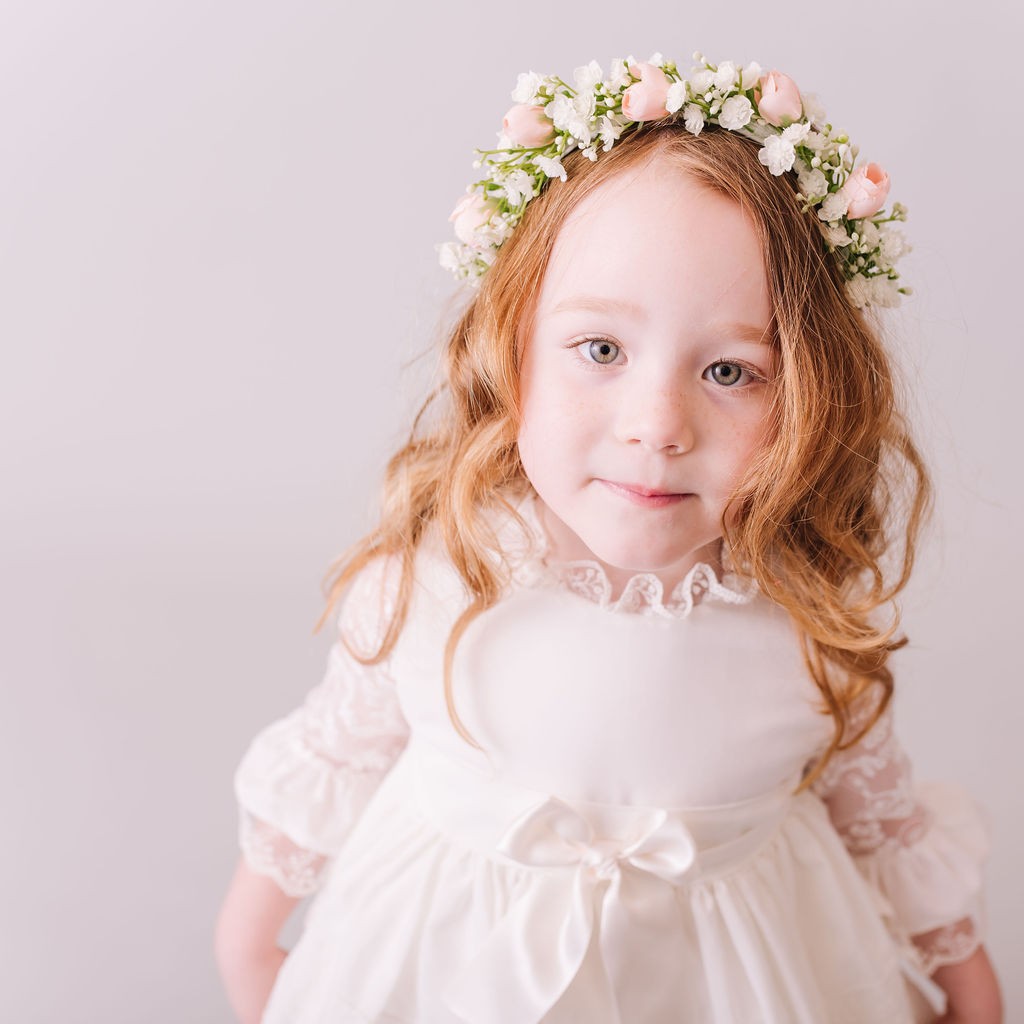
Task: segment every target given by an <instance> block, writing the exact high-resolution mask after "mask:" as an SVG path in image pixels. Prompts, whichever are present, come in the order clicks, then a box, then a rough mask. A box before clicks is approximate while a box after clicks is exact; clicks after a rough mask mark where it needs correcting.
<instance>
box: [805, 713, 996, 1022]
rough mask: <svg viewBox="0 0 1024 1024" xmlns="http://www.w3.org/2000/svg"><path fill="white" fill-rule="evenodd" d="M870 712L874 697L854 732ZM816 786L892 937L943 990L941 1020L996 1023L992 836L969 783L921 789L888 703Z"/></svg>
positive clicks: (930, 785) (857, 716)
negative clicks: (989, 876) (990, 949)
mask: <svg viewBox="0 0 1024 1024" xmlns="http://www.w3.org/2000/svg"><path fill="white" fill-rule="evenodd" d="M872 711H873V706H872V705H871V704H870V703H869V702H867V701H865V702H864V703H863V706H861V707H858V708H857V709H856V710H855V714H854V722H853V726H854V728H855V729H859V728H860V727H861V726H862V725H863V724H865V723H866V722H867V720H868V718H867V716H868V714H870V712H872ZM812 788H813V789H814V791H815V792H816V793H817V794H818V795H819V796H820V797H821V798H822V799H823V800H824V802H825V805H826V806H827V808H828V812H829V815H830V817H831V819H832V824H833V825H834V826H835V827H836V830H837V831H838V833H839V835H840V836H841V837H842V839H843V841H844V842H845V844H846V846H847V849H848V850H849V851H850V853H851V854H852V855H853V859H854V862H855V863H856V865H857V867H858V869H859V870H860V871H861V873H862V874H863V876H864V877H865V879H866V880H867V881H868V883H869V884H870V885H871V886H872V887H873V888H875V889H877V890H878V891H879V892H880V894H881V895H882V896H883V897H884V898H885V903H886V904H887V906H888V908H889V913H891V915H892V920H891V921H890V925H891V926H892V927H893V929H894V934H899V935H900V936H901V937H903V936H905V937H908V938H910V939H911V940H912V942H913V945H914V946H916V947H917V959H918V960H919V964H918V966H919V967H920V968H921V969H922V970H923V971H924V972H925V973H927V974H930V975H931V976H932V980H933V981H934V982H935V983H936V984H937V985H938V986H939V987H940V988H942V989H943V990H944V991H945V992H946V996H947V1008H946V1012H945V1014H944V1015H943V1016H942V1017H941V1018H940V1022H941V1024H964V1022H967V1021H970V1022H977V1024H999V1022H1000V1021H1001V1020H1002V1007H1001V998H1000V994H999V986H998V983H997V982H996V978H995V973H994V971H993V969H992V965H991V963H990V962H989V959H988V956H987V955H986V954H985V952H984V949H983V947H982V938H983V930H984V929H983V922H984V914H983V913H982V909H983V908H982V887H983V876H982V869H983V865H984V862H985V861H986V859H987V857H988V853H989V848H990V831H991V827H990V825H989V823H988V820H987V815H986V814H985V813H984V812H983V808H982V807H981V806H980V805H978V804H977V803H976V802H975V801H974V800H973V798H971V796H970V795H969V794H968V793H967V791H966V790H964V789H963V788H962V787H958V786H951V785H946V784H940V783H923V784H915V783H914V781H913V777H912V769H911V765H910V761H909V759H908V757H907V756H906V753H905V752H904V750H903V748H902V746H901V744H900V743H899V740H898V739H897V737H896V734H895V732H894V729H893V708H892V705H891V704H890V705H889V707H888V708H887V709H886V711H885V712H884V713H883V714H882V716H881V718H880V719H879V721H878V722H877V723H876V724H875V725H874V727H873V728H872V729H871V730H870V731H869V732H868V734H867V735H866V736H864V737H862V738H861V740H860V741H859V742H858V743H857V744H855V745H854V746H853V747H850V748H848V749H847V750H845V751H842V752H841V753H840V754H838V755H836V757H835V758H834V759H833V760H832V761H831V762H830V763H829V765H828V766H827V767H826V768H825V771H824V772H823V773H822V775H821V776H820V777H819V779H818V780H817V781H816V782H815V783H814V785H813V787H812ZM942 921H945V922H946V923H945V924H941V925H939V926H938V927H936V923H937V922H942Z"/></svg>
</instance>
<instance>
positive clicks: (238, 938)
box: [214, 857, 299, 1024]
mask: <svg viewBox="0 0 1024 1024" xmlns="http://www.w3.org/2000/svg"><path fill="white" fill-rule="evenodd" d="M298 902H299V898H298V897H295V896H286V895H285V894H284V893H283V892H282V891H281V889H280V888H279V887H278V885H277V883H276V882H274V881H273V880H272V879H271V878H268V877H267V876H266V875H260V874H257V873H256V872H255V871H253V869H252V868H251V867H249V865H248V864H247V863H246V861H245V858H244V857H243V858H241V859H240V860H239V862H238V867H237V869H236V870H235V875H234V877H233V878H232V880H231V884H230V886H229V887H228V892H227V896H226V897H225V899H224V903H223V905H222V906H221V909H220V914H219V915H218V917H217V926H216V931H215V936H214V954H215V956H216V960H217V967H218V969H219V971H220V975H221V978H222V979H223V981H224V987H225V989H226V990H227V994H228V1000H229V1001H230V1003H231V1007H232V1009H233V1010H234V1011H235V1014H236V1015H237V1017H238V1020H239V1021H240V1024H259V1020H260V1018H261V1017H262V1015H263V1009H264V1007H265V1006H266V1004H267V999H268V998H269V997H270V990H271V988H272V987H273V985H274V979H275V978H276V977H277V972H278V971H279V970H280V968H281V964H283V963H284V960H285V957H286V956H287V953H286V952H285V951H284V950H283V949H281V948H280V947H279V946H278V945H277V936H278V935H279V934H280V931H281V929H282V927H284V923H285V921H287V920H288V918H289V917H290V916H291V912H292V910H293V909H294V908H295V905H296V904H297V903H298Z"/></svg>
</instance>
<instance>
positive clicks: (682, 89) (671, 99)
mask: <svg viewBox="0 0 1024 1024" xmlns="http://www.w3.org/2000/svg"><path fill="white" fill-rule="evenodd" d="M685 102H686V83H685V82H673V83H672V84H671V85H670V86H669V87H668V93H667V94H666V96H665V109H666V110H667V111H668V112H669V113H670V114H674V113H675V112H676V111H677V110H679V109H680V107H682V105H683V104H684V103H685Z"/></svg>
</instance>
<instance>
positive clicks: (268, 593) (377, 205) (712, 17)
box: [0, 0, 1024, 1024]
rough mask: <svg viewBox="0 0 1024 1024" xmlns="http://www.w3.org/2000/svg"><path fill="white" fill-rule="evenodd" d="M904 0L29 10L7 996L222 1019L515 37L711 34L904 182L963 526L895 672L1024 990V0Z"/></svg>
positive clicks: (2, 406) (8, 251) (21, 45)
mask: <svg viewBox="0 0 1024 1024" xmlns="http://www.w3.org/2000/svg"><path fill="white" fill-rule="evenodd" d="M905 7H906V8H907V9H905ZM909 7H910V5H898V4H894V3H891V2H884V3H879V2H874V0H871V2H868V0H865V2H861V3H859V4H857V5H855V6H852V7H851V6H850V5H847V6H846V7H845V8H844V7H841V6H839V5H834V4H816V5H812V8H808V7H807V6H806V5H797V4H795V3H792V4H788V5H779V4H777V3H772V4H764V3H754V2H752V0H734V2H733V3H731V4H730V5H728V9H726V8H725V6H724V5H723V6H721V7H720V8H719V9H718V10H713V9H712V5H706V4H705V5H698V4H691V5H685V6H680V4H679V3H677V2H675V0H672V2H669V0H649V2H643V0H638V2H634V3H630V4H626V5H621V4H613V3H609V2H606V0H591V2H588V3H587V4H579V5H577V6H576V7H575V8H571V7H567V6H566V5H562V4H554V3H548V4H546V5H542V6H541V7H540V8H538V7H537V5H532V6H530V5H523V4H518V5H516V4H500V5H498V4H495V5H493V6H489V7H488V6H484V5H482V4H481V3H479V0H467V2H464V3H439V4H430V5H427V4H422V5H409V13H408V14H406V15H399V14H397V13H396V11H395V9H394V8H393V7H392V6H391V5H384V4H359V5H355V4H342V3H336V2H326V0H321V2H308V3H287V2H279V3H276V4H268V3H261V2H246V3H241V2H235V3H228V2H210V0H204V2H202V3H199V2H197V0H180V2H178V3H174V4H171V3H165V4H152V3H139V2H137V0H120V2H115V0H95V2H93V3H89V4H81V3H76V2H72V0H56V2H47V0H33V2H31V3H30V2H26V0H21V2H16V0H8V2H7V3H5V4H4V5H3V7H2V10H0V182H2V190H0V282H2V283H0V295H2V301H0V339H2V340H0V345H2V353H3V355H2V366H0V436H2V437H3V443H2V454H0V459H2V463H0V480H2V488H3V490H2V497H0V586H2V607H0V615H2V618H0V621H2V623H3V635H4V638H3V642H2V645H0V678H2V686H3V716H2V718H0V750H2V751H3V762H2V765H3V770H2V772H0V806H2V807H3V808H4V812H5V814H4V817H5V828H4V841H3V844H2V851H3V852H2V853H0V858H2V865H0V867H2V870H0V885H2V887H3V892H2V898H0V907H2V908H3V914H2V916H3V940H2V941H3V948H2V949H0V963H2V964H3V974H4V976H5V978H6V981H5V984H4V992H3V995H2V997H0V1015H2V1016H3V1017H4V1018H5V1019H11V1020H18V1021H22V1022H44V1021H45V1022H50V1021H53V1022H56V1021H62V1022H63V1021H69V1020H76V1021H77V1020H82V1021H100V1020H102V1021H104V1022H105V1024H117V1022H122V1021H123V1022H133V1024H134V1022H138V1021H140V1020H145V1021H147V1022H150V1024H162V1022H167V1024H170V1022H175V1024H177V1022H180V1021H189V1022H200V1021H228V1020H229V1013H228V1008H227V1004H226V1001H225V1000H224V998H223V996H222V994H221V991H220V987H219V983H218V980H217V978H216V975H215V971H214V966H213V960H212V953H211V932H212V923H213V919H214V915H215V913H216V910H217V906H218V904H219V901H220V899H221V895H222V892H223V889H224V886H225V885H226V882H227V880H228V877H229V875H230V873H231V870H232V867H233V864H234V861H235V858H236V856H237V853H236V847H235V808H234V803H233V798H232V792H231V774H232V771H233V769H234V766H235V764H236V763H237V761H238V759H239V758H240V756H241V754H242V751H243V749H244V747H245V745H246V743H247V742H248V740H249V739H250V737H251V736H252V735H253V734H254V733H255V732H256V730H257V729H259V728H260V727H261V726H263V725H264V724H266V723H267V722H268V721H269V720H270V719H272V718H274V717H276V716H278V715H279V714H282V713H283V712H284V711H286V710H288V709H290V708H291V707H292V706H294V705H295V704H296V703H297V702H298V701H299V700H300V699H301V697H302V695H303V694H304V692H305V691H306V690H307V689H308V688H309V687H310V686H312V685H313V684H314V683H316V682H317V681H318V679H319V676H320V673H321V670H322V666H323V659H324V654H325V650H326V645H327V643H328V640H329V637H328V636H327V635H326V634H324V635H321V636H318V637H316V638H311V635H310V630H311V627H312V624H313V622H314V621H315V619H316V616H317V615H318V613H319V611H320V607H321V602H320V594H319V589H318V586H319V582H320V578H321V575H322V573H323V572H324V570H325V569H326V567H327V565H328V563H329V561H330V559H331V558H332V557H333V556H334V555H335V554H336V553H338V552H339V551H340V550H341V549H342V548H343V547H344V546H345V545H346V544H347V543H348V542H349V541H351V540H352V539H354V537H355V536H356V534H357V532H358V531H359V530H360V529H362V528H363V527H365V526H366V525H367V524H368V523H369V521H370V510H371V508H372V503H373V498H374V490H375V482H376V480H377V476H378V473H379V470H380V468H381V466H382V462H383V459H384V457H385V455H386V454H387V453H388V452H389V451H390V450H391V449H392V448H393V446H394V445H395V444H396V442H397V441H398V440H399V439H400V438H401V436H402V434H403V431H404V430H405V428H406V426H407V424H408V413H409V410H410V409H411V402H412V400H413V398H414V397H415V396H416V395H418V394H419V391H420V388H421V386H422V382H423V381H424V380H425V379H426V378H427V377H428V375H429V372H430V367H431V364H430V360H429V359H426V360H419V361H418V362H414V363H412V365H411V366H408V367H406V368H405V369H403V367H404V366H405V365H406V364H407V363H409V362H410V361H411V360H413V359H414V357H415V356H417V355H418V354H419V353H421V352H422V351H423V350H424V349H425V348H427V347H428V346H429V344H430V342H431V340H432V338H433V336H434V333H435V327H436V325H437V323H438V322H439V320H440V319H441V317H442V314H443V311H444V308H445V304H446V303H447V302H448V300H449V298H450V296H451V295H452V292H453V286H452V284H451V282H450V280H449V279H448V278H447V276H446V275H445V274H444V273H443V272H442V271H441V270H439V269H438V268H437V267H436V263H435V254H434V250H433V245H434V243H435V242H436V241H439V240H443V239H446V238H447V237H448V234H447V228H448V226H447V223H446V218H447V215H448V212H449V209H450V208H451V206H452V204H453V202H454V200H455V199H456V198H457V197H458V195H459V194H460V192H461V191H462V189H463V188H464V186H465V185H466V183H467V182H468V181H469V180H471V174H472V171H471V168H470V162H471V150H472V149H473V147H474V146H484V145H486V144H488V143H490V142H491V141H493V138H494V132H495V131H496V130H497V128H498V127H499V122H500V117H501V114H502V113H503V112H504V110H505V109H506V107H507V106H508V105H509V104H510V102H511V101H510V99H509V91H510V90H511V88H512V87H513V85H514V84H515V78H516V73H517V72H518V71H520V70H526V69H531V68H532V69H536V70H539V71H552V72H560V73H562V74H563V75H564V74H570V73H571V71H572V69H573V67H574V66H576V65H577V64H581V63H585V62H586V61H587V60H589V59H590V58H591V57H596V58H598V59H599V60H600V61H601V62H602V63H603V64H604V65H605V66H606V67H607V64H608V61H609V60H610V59H611V58H612V57H615V56H625V55H626V54H627V53H629V52H632V53H634V54H635V55H637V56H638V57H647V56H649V54H650V53H651V52H652V51H653V50H656V49H661V50H663V51H664V52H665V53H666V55H668V56H673V57H676V58H677V59H678V60H679V61H680V62H681V63H687V64H688V62H689V55H690V53H691V52H692V50H693V49H695V48H700V49H702V50H703V51H704V52H705V54H707V55H708V56H709V57H710V58H712V59H735V60H737V61H747V60H751V59H756V60H759V61H760V62H761V63H762V64H764V65H766V66H775V67H778V68H780V69H782V70H785V71H786V72H788V73H789V74H790V75H792V76H793V77H794V78H795V79H796V81H797V82H798V83H799V84H800V85H801V86H803V87H804V88H806V89H808V90H810V91H815V92H817V93H818V94H819V95H820V97H821V99H822V100H823V102H824V103H825V105H826V109H827V110H828V111H829V113H830V115H831V117H832V120H833V122H834V123H836V124H837V125H840V126H844V127H846V128H848V129H849V130H850V131H851V133H852V134H853V137H854V139H855V140H856V141H857V142H859V143H860V144H861V147H862V152H863V154H864V155H865V156H866V157H869V158H872V159H877V160H879V161H880V162H882V163H884V164H885V166H886V167H887V169H888V170H889V172H890V174H891V176H892V180H893V183H894V184H893V189H894V192H893V194H894V196H895V197H896V198H899V199H900V200H902V201H903V202H905V203H906V204H907V205H908V206H909V208H910V211H911V221H910V224H909V233H910V234H911V236H912V238H913V240H914V243H915V246H916V248H915V252H914V254H913V255H912V256H911V257H909V258H908V259H907V260H906V264H905V266H906V277H907V278H908V280H910V281H911V282H912V283H913V284H914V286H915V288H916V295H915V297H914V298H913V300H912V301H909V302H908V303H907V304H906V306H905V308H904V310H903V311H902V312H901V313H900V314H899V315H898V316H896V317H895V318H893V320H892V323H893V329H894V335H895V337H896V339H897V342H898V344H899V346H900V349H901V351H902V352H904V353H905V361H906V363H907V364H908V366H909V367H910V368H911V374H910V377H911V381H912V387H911V389H910V391H911V398H912V401H913V404H914V407H915V417H916V421H917V423H918V424H919V427H920V431H921V436H922V439H923V441H924V443H925V446H926V448H927V450H928V452H929V454H930V456H931V459H932V464H933V466H934V469H935V474H936V478H937V482H938V485H939V488H940V500H939V513H940V525H939V527H938V528H937V529H936V530H935V531H934V532H933V534H932V537H931V540H930V542H929V544H928V545H927V546H926V548H925V549H924V551H923V555H922V558H921V565H920V570H919V573H918V575H917V578H916V580H915V582H914V585H913V586H912V588H911V590H910V592H909V594H908V598H907V602H906V604H907V611H908V618H907V626H908V629H909V631H910V634H911V637H912V640H913V644H912V647H911V648H910V650H908V651H907V652H905V653H904V654H902V655H901V656H900V657H899V662H898V667H899V671H900V683H901V687H902V694H901V697H900V700H899V705H898V706H899V711H900V717H901V722H902V726H901V727H902V732H903V735H904V737H905V740H906V743H907V746H908V747H909V749H910V751H911V753H912V755H913V756H914V758H915V762H916V765H917V770H918V774H919V775H921V776H922V777H941V778H947V779H954V780H959V781H962V782H963V783H965V784H967V785H968V786H969V787H971V788H972V790H974V791H975V792H976V793H977V794H978V795H979V796H981V797H982V798H983V800H984V801H985V802H986V804H987V805H988V807H989V808H990V809H991V811H992V814H993V817H994V821H995V826H996V849H995V853H994V856H993V859H992V863H991V867H990V872H989V883H988V891H989V900H990V905H991V939H990V948H991V951H992V954H993V956H994V959H995V961H996V963H997V966H998V967H999V968H1000V970H1001V974H1002V979H1003V983H1004V985H1005V989H1006V993H1007V1001H1008V1005H1009V1012H1008V1017H1007V1019H1008V1021H1013V1020H1019V1019H1022V1017H1024V981H1022V979H1021V977H1020V975H1019V972H1018V973H1017V974H1016V975H1015V974H1013V973H1012V966H1013V965H1014V964H1015V963H1019V962H1020V958H1021V955H1022V953H1024V949H1022V947H1021V944H1020V938H1019V936H1020V934H1021V930H1020V924H1019V918H1020V912H1021V910H1022V907H1024V899H1022V896H1024V882H1022V878H1021V873H1020V868H1019V864H1020V861H1021V852H1022V843H1021V838H1022V837H1021V828H1022V816H1021V803H1020V797H1019V779H1020V776H1021V760H1020V746H1021V736H1020V723H1021V720H1022V710H1024V707H1022V705H1024V699H1022V696H1021V688H1020V680H1021V677H1022V672H1021V668H1020V660H1021V656H1020V631H1021V627H1020V625H1019V618H1020V613H1019V609H1020V604H1021V602H1020V598H1019V596H1018V595H1019V590H1020V585H1021V584H1020V579H1021V574H1022V570H1024V566H1022V554H1021V542H1020V530H1019V520H1020V512H1021V507H1022V483H1021V480H1022V474H1021V469H1022V465H1021V458H1020V454H1019V438H1020V426H1019V424H1020V415H1019V410H1020V407H1021V405H1022V404H1024V398H1022V396H1021V390H1020V388H1021V383H1022V381H1024V355H1022V344H1021V342H1022V333H1024V332H1022V330H1021V324H1020V316H1019V309H1020V298H1021V295H1020V292H1021V284H1020V279H1019V278H1020V266H1019V265H1020V255H1019V254H1020V239H1021V237H1022V229H1024V224H1022V223H1021V203H1020V197H1019V191H1020V189H1019V187H1018V185H1017V184H1016V175H1017V173H1018V171H1019V168H1020V166H1021V162H1022V156H1024V154H1022V145H1021V141H1020V132H1019V125H1018V120H1019V110H1018V107H1019V103H1018V95H1019V86H1020V75H1019V66H1018V62H1017V61H1016V54H1014V53H1011V52H1010V49H1009V46H1010V43H1011V40H1019V39H1020V38H1021V37H1022V36H1021V32H1022V28H1024V26H1022V23H1021V15H1020V12H1019V9H1018V8H1017V6H1016V5H1013V4H1011V3H1009V2H1005V3H998V2H996V0H985V2H981V3H974V4H971V5H970V7H969V11H970V15H969V18H965V17H962V16H961V17H958V19H957V22H956V23H955V24H954V23H949V24H946V23H944V22H943V20H942V16H941V15H939V14H938V13H933V14H932V15H928V16H919V15H916V14H912V13H910V11H909ZM531 12H532V13H531ZM798 12H799V13H798ZM812 26H813V27H812ZM296 924H297V922H293V924H292V932H293V933H294V927H295V925H296Z"/></svg>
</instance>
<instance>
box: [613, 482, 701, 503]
mask: <svg viewBox="0 0 1024 1024" xmlns="http://www.w3.org/2000/svg"><path fill="white" fill-rule="evenodd" d="M599 483H602V484H604V486H605V487H607V488H608V489H609V490H610V491H611V492H612V493H613V494H617V495H618V496H619V497H621V498H625V499H626V500H627V501H630V502H632V503H633V504H634V505H639V506H641V507H643V508H665V507H666V506H668V505H675V504H677V503H679V502H681V501H682V500H683V499H684V498H690V497H692V496H693V495H691V494H688V493H686V492H678V491H668V490H663V489H661V488H652V487H647V486H645V485H644V484H634V483H622V482H620V481H616V480H603V479H601V480H599Z"/></svg>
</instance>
